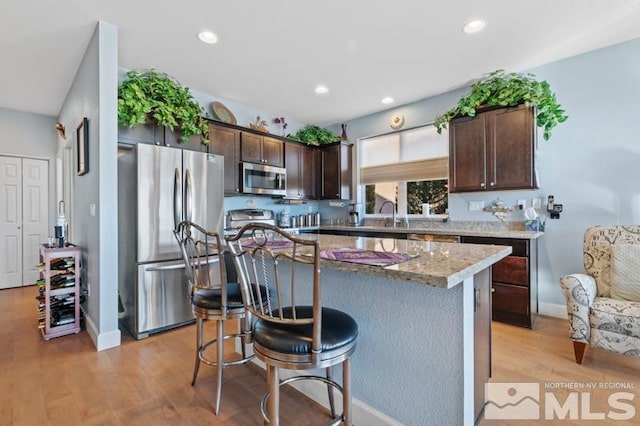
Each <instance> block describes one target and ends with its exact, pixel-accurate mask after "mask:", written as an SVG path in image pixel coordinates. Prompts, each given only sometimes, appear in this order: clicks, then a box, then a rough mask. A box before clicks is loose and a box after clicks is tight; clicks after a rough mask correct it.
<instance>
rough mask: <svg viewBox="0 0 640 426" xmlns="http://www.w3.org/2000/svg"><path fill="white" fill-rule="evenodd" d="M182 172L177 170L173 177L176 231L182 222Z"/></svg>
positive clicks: (174, 223)
mask: <svg viewBox="0 0 640 426" xmlns="http://www.w3.org/2000/svg"><path fill="white" fill-rule="evenodd" d="M180 181H181V179H180V170H178V168H176V169H175V172H174V177H173V225H174V229H176V228H177V227H178V224H179V223H180V222H181V221H182V211H181V206H182V194H181V189H182V188H181V182H180Z"/></svg>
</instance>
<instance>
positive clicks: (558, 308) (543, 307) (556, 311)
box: [538, 302, 568, 319]
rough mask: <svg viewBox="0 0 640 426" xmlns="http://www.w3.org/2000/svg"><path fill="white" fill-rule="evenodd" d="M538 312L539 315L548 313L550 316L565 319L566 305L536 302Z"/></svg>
mask: <svg viewBox="0 0 640 426" xmlns="http://www.w3.org/2000/svg"><path fill="white" fill-rule="evenodd" d="M538 313H539V314H540V315H548V316H550V317H556V318H564V319H567V318H568V317H567V305H565V304H562V305H558V304H556V303H541V302H538Z"/></svg>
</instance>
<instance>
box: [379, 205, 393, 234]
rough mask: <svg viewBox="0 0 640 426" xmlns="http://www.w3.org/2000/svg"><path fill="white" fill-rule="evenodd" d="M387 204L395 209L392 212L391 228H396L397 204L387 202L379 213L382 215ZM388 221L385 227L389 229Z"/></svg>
mask: <svg viewBox="0 0 640 426" xmlns="http://www.w3.org/2000/svg"><path fill="white" fill-rule="evenodd" d="M387 204H391V206H392V207H393V210H392V212H391V226H392V227H394V228H395V226H396V204H395V203H394V202H393V201H389V200H387V201H385V202H383V203H382V205H381V206H380V209H379V210H378V213H382V209H383V208H384V206H386V205H387ZM386 219H387V218H385V221H384V226H386V227H387V228H388V227H389V223H388V221H387V220H386Z"/></svg>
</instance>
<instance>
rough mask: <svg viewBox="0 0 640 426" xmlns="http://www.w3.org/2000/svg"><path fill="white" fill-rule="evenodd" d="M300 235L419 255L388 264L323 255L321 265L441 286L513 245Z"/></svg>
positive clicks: (324, 244) (331, 245) (323, 242)
mask: <svg viewBox="0 0 640 426" xmlns="http://www.w3.org/2000/svg"><path fill="white" fill-rule="evenodd" d="M300 237H301V238H304V239H317V240H318V241H319V243H320V250H329V249H337V248H354V249H355V248H358V249H366V250H373V251H391V252H396V253H407V254H410V255H416V257H415V258H412V259H410V260H407V261H405V262H401V263H396V264H393V265H390V266H385V267H381V266H372V265H363V264H357V263H349V262H343V261H338V260H327V259H321V260H320V265H321V267H328V268H331V269H335V270H340V271H344V272H353V273H362V274H366V275H372V276H377V277H384V278H389V279H393V280H401V281H410V282H414V283H420V284H425V285H430V286H433V287H440V288H452V287H455V286H456V285H458V284H460V283H461V282H462V281H463V280H465V279H466V278H469V277H472V276H473V275H474V274H476V273H478V272H480V271H482V270H483V269H486V268H488V267H490V266H491V265H493V264H494V263H496V262H498V261H499V260H501V259H503V258H505V257H507V256H508V255H509V254H510V253H511V247H509V246H495V245H481V244H457V243H438V242H431V241H412V240H394V239H389V238H370V237H348V236H338V235H318V234H302V235H300Z"/></svg>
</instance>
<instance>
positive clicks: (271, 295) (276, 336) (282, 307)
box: [226, 223, 358, 426]
mask: <svg viewBox="0 0 640 426" xmlns="http://www.w3.org/2000/svg"><path fill="white" fill-rule="evenodd" d="M243 235H250V237H249V238H243ZM226 241H227V246H228V249H229V251H230V252H231V254H232V256H233V259H234V262H235V265H236V269H237V273H238V279H239V282H240V283H241V284H242V290H243V291H245V292H246V293H245V303H246V305H245V307H246V309H247V311H248V312H250V313H251V315H252V316H253V317H254V318H255V319H256V320H255V322H254V324H253V351H254V353H255V354H256V356H257V357H258V359H260V360H262V361H263V362H264V363H265V364H266V368H267V383H268V388H269V390H268V392H267V393H266V394H265V395H264V397H263V399H262V403H261V411H262V416H263V418H264V420H265V423H269V424H271V425H276V426H277V425H279V424H280V420H279V403H280V386H281V385H284V384H287V383H291V382H295V381H298V380H307V379H311V380H319V381H321V382H323V383H325V384H327V389H328V392H329V405H330V406H331V411H332V418H333V422H332V423H331V424H338V423H340V422H341V421H342V422H344V424H346V425H351V422H352V418H351V363H350V356H351V355H352V354H353V352H354V351H355V348H356V339H357V337H358V325H357V323H356V321H355V320H354V319H353V318H352V317H351V316H349V315H348V314H346V313H344V312H341V311H338V310H336V309H331V308H327V307H323V306H322V303H321V300H322V299H321V285H320V284H321V283H320V266H319V254H320V251H319V246H318V242H317V241H313V240H308V239H303V238H300V237H295V236H292V235H290V234H288V233H286V232H284V231H282V230H280V229H279V228H276V227H274V226H272V225H267V224H258V223H250V224H248V225H245V226H244V227H243V228H242V229H241V230H240V231H239V232H238V234H237V235H236V236H233V237H226ZM306 286H311V294H310V295H309V294H307V296H306V297H305V296H304V293H305V291H304V290H303V289H302V288H303V287H306ZM265 290H266V292H267V294H266V302H265V301H264V298H260V297H254V296H256V295H258V296H259V295H261V292H263V291H265ZM303 299H304V300H303ZM338 364H341V365H342V386H341V385H340V384H338V383H337V382H336V381H335V380H333V379H332V378H331V367H332V366H334V365H338ZM320 368H324V369H326V373H327V375H326V377H322V376H315V375H301V376H294V377H290V378H288V379H286V380H283V381H282V382H280V380H279V373H280V369H290V370H313V369H320ZM334 388H335V389H338V390H339V391H341V392H342V402H343V413H342V414H341V415H339V416H337V417H336V415H335V410H334V408H333V389H334Z"/></svg>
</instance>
